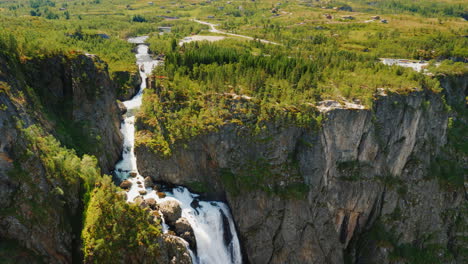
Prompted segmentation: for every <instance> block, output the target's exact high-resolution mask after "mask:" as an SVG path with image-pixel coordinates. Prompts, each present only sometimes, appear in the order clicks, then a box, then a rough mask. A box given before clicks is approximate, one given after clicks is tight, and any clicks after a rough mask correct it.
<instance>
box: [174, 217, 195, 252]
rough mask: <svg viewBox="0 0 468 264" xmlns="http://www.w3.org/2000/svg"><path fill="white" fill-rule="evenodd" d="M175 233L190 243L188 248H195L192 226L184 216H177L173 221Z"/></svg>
mask: <svg viewBox="0 0 468 264" xmlns="http://www.w3.org/2000/svg"><path fill="white" fill-rule="evenodd" d="M175 233H176V234H177V235H178V236H179V237H181V238H183V239H184V240H185V241H187V242H188V243H189V245H190V248H192V249H196V248H197V241H196V239H195V234H194V233H193V228H192V226H191V225H190V223H189V221H188V220H187V218H185V217H181V218H179V219H178V220H177V221H176V223H175Z"/></svg>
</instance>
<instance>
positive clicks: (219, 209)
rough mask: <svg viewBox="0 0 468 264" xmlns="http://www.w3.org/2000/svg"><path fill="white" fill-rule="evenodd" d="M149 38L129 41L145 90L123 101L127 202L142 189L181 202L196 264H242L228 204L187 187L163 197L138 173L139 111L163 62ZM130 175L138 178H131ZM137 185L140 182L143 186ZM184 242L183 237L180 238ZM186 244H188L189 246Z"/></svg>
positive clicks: (121, 169) (122, 169)
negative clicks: (152, 53) (149, 80)
mask: <svg viewBox="0 0 468 264" xmlns="http://www.w3.org/2000/svg"><path fill="white" fill-rule="evenodd" d="M147 38H148V37H147V36H143V37H137V38H131V39H129V42H131V43H134V44H137V45H138V46H137V54H136V58H137V65H138V67H139V69H140V76H141V80H142V83H141V87H140V90H139V91H138V93H137V94H136V95H135V96H134V97H133V98H132V99H130V100H128V101H125V102H123V104H124V105H125V106H126V107H127V113H126V114H125V117H124V121H123V122H122V124H121V127H120V131H121V132H122V135H123V136H124V143H123V153H122V160H121V161H120V162H119V163H117V164H116V166H115V173H116V175H117V176H118V177H119V178H120V179H121V180H124V179H126V180H129V181H131V182H132V187H131V188H130V190H129V191H128V192H127V201H128V202H133V199H134V198H135V197H137V196H138V195H140V191H141V190H146V194H145V195H143V197H144V198H145V199H146V198H154V199H155V200H156V201H157V202H158V203H161V202H164V201H168V200H176V201H177V202H179V203H180V206H181V209H182V217H185V218H186V219H187V220H188V222H189V223H190V225H191V226H192V229H193V231H194V235H195V240H196V244H197V250H196V254H195V253H193V252H192V251H191V250H190V249H189V252H190V255H191V257H192V262H193V263H199V264H229V263H233V264H240V263H242V256H241V251H240V244H239V239H238V238H237V233H236V229H235V226H234V221H233V220H232V216H231V213H230V211H229V208H228V207H227V206H226V204H224V203H222V202H217V201H202V200H199V195H197V194H194V193H190V192H189V190H188V189H186V188H184V187H176V188H173V189H172V190H170V191H168V192H166V197H164V198H160V197H159V196H158V195H157V193H156V192H155V191H154V190H153V189H152V188H146V187H145V186H144V178H143V176H142V175H140V174H139V173H138V169H137V163H136V156H135V153H134V144H135V112H136V111H137V110H138V108H139V107H140V106H141V104H142V97H143V90H144V89H145V88H146V78H147V75H148V74H150V73H151V71H152V70H153V68H154V67H155V66H156V65H158V63H159V61H156V60H153V59H152V58H151V56H150V55H149V53H148V46H147V45H146V44H144V42H145V41H146V39H147ZM130 173H132V174H136V177H129V176H130ZM137 182H140V183H141V184H140V186H141V187H138V185H139V184H137ZM162 224H163V232H164V233H167V232H168V228H169V227H168V226H167V225H166V224H165V223H164V217H163V223H162ZM180 239H181V240H183V239H182V238H180ZM183 241H184V244H186V245H187V248H188V243H187V242H186V241H185V240H183Z"/></svg>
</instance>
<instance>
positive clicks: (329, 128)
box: [136, 91, 466, 263]
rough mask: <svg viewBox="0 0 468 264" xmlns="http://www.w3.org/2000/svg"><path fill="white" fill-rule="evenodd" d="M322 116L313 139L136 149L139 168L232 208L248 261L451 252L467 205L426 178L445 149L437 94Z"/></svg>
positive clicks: (272, 130)
mask: <svg viewBox="0 0 468 264" xmlns="http://www.w3.org/2000/svg"><path fill="white" fill-rule="evenodd" d="M322 114H323V115H324V121H323V122H322V125H321V128H320V129H318V131H317V130H312V129H305V128H300V127H295V126H291V125H285V124H269V125H268V127H267V128H266V129H265V130H264V131H262V132H261V133H259V134H258V135H252V134H251V133H250V132H245V129H242V128H239V127H235V126H232V125H229V126H225V127H222V128H220V130H219V132H217V133H211V134H208V135H203V136H199V137H197V138H195V139H194V140H191V141H189V142H188V143H187V144H186V145H185V146H181V147H178V148H176V149H175V150H174V151H173V155H172V156H171V157H170V158H160V157H159V156H157V155H156V154H154V153H153V152H152V151H150V150H149V149H147V148H146V147H145V146H139V147H138V148H137V149H136V155H137V161H138V168H139V170H140V172H141V174H142V175H152V176H153V178H154V179H155V180H158V181H166V182H170V183H173V184H179V185H186V186H191V184H194V183H197V184H200V183H202V184H203V185H204V186H207V188H208V189H209V191H208V193H207V196H211V198H218V199H224V200H226V201H227V202H228V203H229V205H230V207H231V210H232V214H233V216H234V219H235V222H236V224H237V228H238V232H239V236H240V240H241V243H242V244H243V249H244V254H245V256H246V258H247V259H248V261H249V262H250V263H344V259H345V258H346V259H348V260H350V263H389V261H390V260H389V254H390V253H389V252H392V251H393V250H397V249H398V248H397V247H399V246H401V245H405V246H410V247H412V248H416V249H417V250H424V248H425V246H426V245H427V244H430V243H433V244H437V245H440V246H441V247H442V248H444V249H449V248H450V245H452V244H453V243H454V241H455V240H456V236H455V234H454V231H453V230H454V228H453V226H454V225H455V222H456V219H460V218H461V219H463V218H464V217H463V215H461V214H462V213H461V209H460V208H462V206H463V205H465V206H466V200H465V197H464V191H463V190H461V189H455V190H452V191H451V192H447V191H446V190H444V189H443V188H442V187H441V185H440V184H439V183H438V181H437V180H436V179H434V178H433V177H432V178H431V177H430V173H429V170H430V166H431V161H432V160H433V159H434V158H435V157H436V156H437V155H438V154H439V153H440V149H441V148H442V147H443V146H444V145H445V144H446V140H447V122H448V113H447V111H446V109H445V106H444V103H443V101H442V100H441V98H440V95H438V94H434V93H432V92H426V91H423V92H412V93H410V94H408V95H388V96H382V97H380V98H379V99H378V100H376V101H375V102H374V105H373V108H372V109H371V110H366V109H347V108H345V107H342V108H341V107H335V108H331V109H328V110H327V111H325V112H323V113H322ZM245 168H247V172H246V169H245ZM249 171H250V173H249ZM238 179H240V180H238ZM428 230H430V231H428ZM428 232H430V233H431V234H430V239H429V238H428V237H427V236H428ZM376 233H377V235H376ZM384 235H387V236H386V237H385V236H384ZM376 237H377V238H376ZM425 239H426V240H425ZM389 241H390V242H389ZM422 241H426V242H422ZM429 241H430V242H429ZM425 243H426V244H425ZM395 252H397V251H395ZM453 261H455V260H453ZM453 261H450V262H453ZM460 263H461V262H460Z"/></svg>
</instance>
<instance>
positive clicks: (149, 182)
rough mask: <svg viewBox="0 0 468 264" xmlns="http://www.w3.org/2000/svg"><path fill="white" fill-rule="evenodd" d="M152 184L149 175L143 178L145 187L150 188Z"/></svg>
mask: <svg viewBox="0 0 468 264" xmlns="http://www.w3.org/2000/svg"><path fill="white" fill-rule="evenodd" d="M153 186H154V183H153V179H151V177H149V176H148V177H146V178H145V187H146V188H151V187H153Z"/></svg>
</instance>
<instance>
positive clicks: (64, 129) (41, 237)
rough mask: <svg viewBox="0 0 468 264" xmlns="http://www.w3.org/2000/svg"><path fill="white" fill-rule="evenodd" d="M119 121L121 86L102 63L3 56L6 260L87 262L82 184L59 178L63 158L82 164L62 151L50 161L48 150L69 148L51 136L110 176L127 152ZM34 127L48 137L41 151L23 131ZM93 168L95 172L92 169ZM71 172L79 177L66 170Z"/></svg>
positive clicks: (85, 58) (0, 101)
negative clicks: (83, 256) (91, 157)
mask: <svg viewBox="0 0 468 264" xmlns="http://www.w3.org/2000/svg"><path fill="white" fill-rule="evenodd" d="M119 123H120V117H119V114H118V111H117V104H116V95H115V84H113V83H112V81H111V80H110V79H109V75H108V73H107V66H106V65H105V64H104V63H103V62H102V61H100V60H99V59H98V58H97V57H95V56H91V55H84V54H75V55H67V56H65V55H55V56H52V57H46V58H41V59H34V60H29V61H20V60H19V59H18V58H15V57H14V56H9V57H7V56H3V55H2V54H0V133H1V135H2V136H1V137H0V241H2V242H4V241H8V242H7V246H2V247H0V255H1V256H4V253H5V252H4V251H5V249H6V251H7V252H12V254H11V255H10V256H8V257H7V258H3V257H2V259H3V260H7V261H8V260H11V259H15V262H20V263H22V262H26V261H28V262H32V263H42V262H44V263H72V262H75V261H76V262H79V261H81V253H80V234H81V219H82V212H83V208H82V207H83V204H82V192H83V191H84V186H82V182H81V180H80V178H79V177H76V175H73V176H72V175H61V174H60V173H59V174H60V175H54V173H57V171H59V170H60V168H59V166H61V165H63V164H65V162H64V160H63V159H74V160H73V161H72V160H70V162H68V163H67V164H73V162H75V163H74V165H73V166H80V165H79V163H80V159H79V158H78V157H77V156H76V155H75V154H74V153H73V152H63V153H62V154H61V155H62V156H60V157H59V154H57V155H56V156H54V157H55V158H57V160H54V161H52V160H50V159H49V160H48V161H46V160H45V159H47V158H48V156H47V155H48V154H49V153H48V151H64V148H59V147H58V146H57V145H55V144H56V143H55V141H53V140H54V139H52V138H50V137H45V135H47V134H52V135H54V136H55V137H56V138H59V139H61V141H62V143H64V144H66V145H67V146H68V147H71V148H75V149H76V150H77V152H78V154H80V156H81V154H83V153H90V154H95V155H96V156H97V157H98V159H99V163H100V165H101V166H102V171H104V172H109V170H110V168H112V167H113V165H114V163H115V162H116V161H117V160H118V159H119V158H120V154H121V146H122V144H121V142H122V137H121V135H120V132H119ZM33 125H34V127H36V128H37V131H43V135H39V134H37V135H34V136H35V137H36V139H34V140H40V139H41V140H40V141H37V142H43V143H44V144H42V145H43V146H44V147H43V148H38V147H37V145H34V146H33V145H32V144H33V143H32V142H33V141H34V140H32V139H30V138H28V137H29V136H30V135H29V136H28V135H27V134H26V132H25V130H23V128H28V127H31V126H33ZM47 147H50V148H53V149H47ZM88 161H89V160H88ZM47 163H48V164H47ZM52 163H53V164H52ZM91 165H92V166H91ZM51 168H55V169H51ZM87 169H89V172H90V173H91V172H92V173H94V172H95V171H94V169H95V167H94V165H93V164H90V167H89V168H87ZM67 170H71V171H76V170H74V169H73V168H62V171H65V173H66V172H67ZM66 174H67V173H66ZM67 177H68V178H67ZM72 177H74V178H72ZM13 252H15V253H13ZM13 254H16V255H13Z"/></svg>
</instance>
